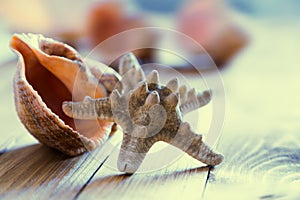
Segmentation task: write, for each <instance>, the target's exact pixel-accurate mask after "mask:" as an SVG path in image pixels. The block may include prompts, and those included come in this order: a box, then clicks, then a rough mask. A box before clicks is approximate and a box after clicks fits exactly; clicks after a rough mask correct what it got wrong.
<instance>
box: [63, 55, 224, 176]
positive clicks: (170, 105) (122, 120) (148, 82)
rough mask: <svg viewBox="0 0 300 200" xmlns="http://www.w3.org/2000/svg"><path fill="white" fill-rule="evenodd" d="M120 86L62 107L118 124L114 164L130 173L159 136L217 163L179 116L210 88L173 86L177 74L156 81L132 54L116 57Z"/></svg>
mask: <svg viewBox="0 0 300 200" xmlns="http://www.w3.org/2000/svg"><path fill="white" fill-rule="evenodd" d="M119 68H120V70H119V71H120V75H121V76H122V79H121V84H122V89H114V90H113V92H112V93H111V95H110V96H109V97H105V98H97V99H92V98H90V97H86V98H85V99H84V100H83V101H82V102H64V103H63V110H64V112H65V113H66V114H67V115H68V116H70V117H73V118H76V119H95V118H97V119H104V120H107V121H113V122H115V123H117V124H118V125H120V126H121V128H122V131H123V140H122V144H121V149H120V153H119V157H118V169H119V170H120V171H123V172H126V173H134V172H136V170H137V169H138V168H139V166H140V165H141V163H142V161H143V159H144V158H145V156H146V154H147V152H148V151H149V150H150V148H151V147H152V146H153V145H154V144H155V143H156V142H158V141H163V142H166V143H169V144H170V145H173V146H175V147H177V148H179V149H181V150H182V151H184V152H186V153H187V154H188V155H190V156H192V157H193V158H195V159H197V160H199V161H201V162H203V163H205V164H207V165H212V166H214V165H218V164H220V163H221V162H222V160H223V156H222V155H221V154H217V153H215V152H213V151H212V150H211V149H210V148H209V147H208V146H207V145H206V144H205V143H204V142H203V141H202V135H200V134H196V133H195V132H193V131H192V130H191V127H190V125H189V123H188V122H183V115H185V114H186V113H188V112H190V111H193V110H195V109H198V108H200V107H202V106H205V105H206V104H208V103H209V102H210V100H211V91H209V90H207V91H204V92H202V93H198V92H196V91H195V89H190V90H187V87H186V86H185V85H183V86H180V87H178V79H177V78H174V79H172V80H170V81H169V82H168V83H167V84H166V85H163V84H161V83H160V80H159V79H160V78H159V74H158V72H157V71H156V70H153V71H152V72H151V73H150V74H149V75H148V76H147V77H145V74H144V72H143V70H142V68H141V67H140V65H139V64H138V61H137V60H136V58H135V57H134V55H133V54H132V53H129V54H127V55H125V56H123V57H122V59H121V60H120V66H119Z"/></svg>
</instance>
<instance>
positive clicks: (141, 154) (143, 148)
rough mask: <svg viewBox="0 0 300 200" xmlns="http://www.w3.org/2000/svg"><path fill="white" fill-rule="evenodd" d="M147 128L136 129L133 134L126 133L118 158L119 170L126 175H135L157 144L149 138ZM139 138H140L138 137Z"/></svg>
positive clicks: (139, 127)
mask: <svg viewBox="0 0 300 200" xmlns="http://www.w3.org/2000/svg"><path fill="white" fill-rule="evenodd" d="M147 134H148V133H147V128H146V127H141V126H138V127H135V129H134V130H133V132H132V133H131V134H127V133H124V135H123V140H122V145H121V149H120V153H119V157H118V169H119V170H120V171H122V172H126V173H134V172H136V171H137V169H138V168H139V167H140V165H141V163H142V162H143V160H144V158H145V156H146V154H147V152H148V151H149V149H150V148H151V147H152V145H153V144H154V143H155V142H156V141H155V140H153V137H147ZM136 136H138V137H136Z"/></svg>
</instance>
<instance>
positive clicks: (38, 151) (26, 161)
mask: <svg viewBox="0 0 300 200" xmlns="http://www.w3.org/2000/svg"><path fill="white" fill-rule="evenodd" d="M112 140H113V138H112ZM114 148H115V147H114V146H113V145H111V143H110V142H108V143H106V144H105V145H104V146H103V147H102V148H99V149H97V150H96V151H93V152H88V153H85V154H83V155H81V156H78V157H68V156H65V155H63V154H62V153H60V152H58V151H56V150H53V149H50V148H48V147H45V146H44V145H41V144H34V145H31V146H26V147H23V148H20V149H15V150H12V151H8V152H6V153H4V154H3V155H1V156H0V177H1V181H0V194H1V196H2V197H4V198H12V197H17V196H23V197H29V196H30V195H31V194H34V195H36V196H34V197H35V198H38V197H43V198H58V197H59V198H66V199H70V198H73V197H74V196H76V194H77V192H79V191H80V189H81V188H82V187H83V186H84V185H85V184H86V183H87V182H88V180H89V179H90V177H91V176H92V175H93V173H94V172H95V171H96V170H97V168H98V167H99V165H101V164H102V163H103V162H104V161H105V160H106V159H107V157H108V156H109V153H110V152H111V151H112V150H113V149H114Z"/></svg>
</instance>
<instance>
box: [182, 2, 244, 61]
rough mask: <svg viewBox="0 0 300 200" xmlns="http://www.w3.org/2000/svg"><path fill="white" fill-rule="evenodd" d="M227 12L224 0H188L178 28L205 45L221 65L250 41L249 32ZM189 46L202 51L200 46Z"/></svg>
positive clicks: (197, 51)
mask: <svg viewBox="0 0 300 200" xmlns="http://www.w3.org/2000/svg"><path fill="white" fill-rule="evenodd" d="M228 13H229V11H228V9H227V7H226V6H225V4H224V3H223V1H220V0H202V1H191V2H187V3H186V5H185V6H183V8H182V9H181V10H180V11H179V16H178V30H179V31H180V32H182V33H184V34H186V35H188V36H189V37H191V38H193V39H194V40H196V41H197V42H198V43H199V44H200V45H202V46H203V48H204V49H205V50H206V51H207V52H208V53H209V54H210V56H211V57H212V59H213V60H214V61H215V62H216V64H217V65H218V66H222V65H224V64H225V63H226V62H227V61H228V60H229V59H230V58H231V57H232V56H233V55H234V54H235V53H237V52H238V51H239V50H240V49H241V48H242V47H243V46H245V44H246V43H247V37H246V35H245V34H244V32H243V31H242V30H241V29H240V28H239V27H238V25H237V24H236V23H235V22H233V21H232V20H231V18H230V17H229V15H228ZM182 45H183V46H184V45H185V44H182ZM186 48H188V49H189V48H190V47H187V46H186ZM189 50H190V51H192V52H194V53H196V54H197V53H203V52H201V51H202V50H201V49H189Z"/></svg>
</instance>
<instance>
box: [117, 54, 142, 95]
mask: <svg viewBox="0 0 300 200" xmlns="http://www.w3.org/2000/svg"><path fill="white" fill-rule="evenodd" d="M119 66H120V67H119V72H120V74H121V76H122V86H123V93H124V94H126V93H127V92H128V91H130V90H132V89H134V88H135V86H136V85H137V83H139V82H141V81H145V80H146V78H145V74H144V71H143V70H142V68H141V66H140V64H139V62H138V61H137V59H136V57H135V56H134V54H133V53H128V54H126V55H124V56H123V57H122V58H121V59H120V65H119Z"/></svg>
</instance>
